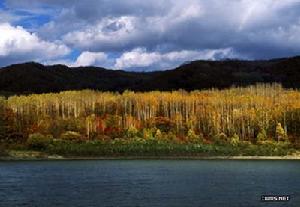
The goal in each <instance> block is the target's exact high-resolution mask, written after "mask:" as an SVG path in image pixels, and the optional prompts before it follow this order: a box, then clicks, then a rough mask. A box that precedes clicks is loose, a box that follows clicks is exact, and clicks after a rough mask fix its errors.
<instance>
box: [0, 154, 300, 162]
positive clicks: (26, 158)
mask: <svg viewBox="0 0 300 207" xmlns="http://www.w3.org/2000/svg"><path fill="white" fill-rule="evenodd" d="M51 160H57V161H59V160H62V161H63V160H70V161H72V160H74V161H76V160H87V161H88V160H300V156H299V155H297V156H293V155H290V156H107V157H106V156H100V157H71V156H70V157H63V156H47V157H12V156H5V157H0V161H51Z"/></svg>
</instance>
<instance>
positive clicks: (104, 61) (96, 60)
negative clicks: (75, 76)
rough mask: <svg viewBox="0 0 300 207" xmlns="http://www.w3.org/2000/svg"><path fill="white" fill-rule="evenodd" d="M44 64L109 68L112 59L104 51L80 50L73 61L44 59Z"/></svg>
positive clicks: (111, 64)
mask: <svg viewBox="0 0 300 207" xmlns="http://www.w3.org/2000/svg"><path fill="white" fill-rule="evenodd" d="M43 63H44V64H46V65H55V64H63V65H67V66H69V67H80V66H83V67H84V66H99V67H107V68H111V67H112V66H113V59H109V58H108V56H107V54H105V53H104V52H89V51H84V52H82V53H81V54H80V55H79V56H78V57H77V59H76V60H75V61H72V60H69V59H56V60H51V61H44V62H43Z"/></svg>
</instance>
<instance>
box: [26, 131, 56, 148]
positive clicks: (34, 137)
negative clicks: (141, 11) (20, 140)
mask: <svg viewBox="0 0 300 207" xmlns="http://www.w3.org/2000/svg"><path fill="white" fill-rule="evenodd" d="M52 140H53V136H52V135H43V134H40V133H34V134H30V135H29V137H28V139H27V145H28V146H29V147H30V148H32V149H40V150H42V149H46V148H47V147H48V146H49V144H50V143H51V141H52Z"/></svg>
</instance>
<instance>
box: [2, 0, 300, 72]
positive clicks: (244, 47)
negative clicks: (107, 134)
mask: <svg viewBox="0 0 300 207" xmlns="http://www.w3.org/2000/svg"><path fill="white" fill-rule="evenodd" d="M5 5H6V8H7V11H26V12H27V13H29V15H30V12H31V13H32V14H33V16H34V17H35V18H37V17H38V16H39V15H44V14H46V15H49V16H50V18H49V21H48V20H47V22H45V23H44V22H43V21H41V22H42V23H40V22H39V23H40V24H38V25H35V28H30V31H34V34H35V35H36V36H37V37H39V39H43V40H44V41H46V42H48V43H51V44H58V45H66V46H67V47H69V48H71V49H72V50H76V51H79V52H80V53H79V54H81V55H83V54H84V52H85V51H89V52H90V53H89V54H90V55H91V60H90V61H91V62H93V61H94V59H95V57H94V56H93V54H98V53H99V54H101V53H105V54H113V55H112V56H110V57H107V60H109V63H107V62H106V61H102V62H104V63H105V64H107V65H111V66H117V67H119V68H124V69H130V70H131V69H133V68H134V67H137V68H138V69H139V70H140V69H141V68H143V67H145V68H144V69H145V70H149V69H150V67H153V68H154V67H155V68H159V69H160V68H168V67H171V66H173V65H176V64H180V63H181V62H182V61H188V60H189V59H188V58H193V59H194V56H192V55H186V56H184V55H185V53H182V51H189V54H194V53H197V54H198V53H203V51H205V52H206V53H209V52H208V51H222V50H224V49H228V48H230V50H231V51H234V56H235V57H239V58H248V59H269V58H277V57H284V56H294V55H299V53H300V44H299V43H300V40H299V39H300V38H299V37H300V29H299V28H300V13H299V10H300V2H299V1H296V0H284V1H282V0H232V1H227V0H210V1H207V0H185V1H182V0H144V1H140V0H122V1H108V0H89V2H88V3H86V2H84V1H77V0H28V1H26V2H25V1H19V0H9V1H5ZM7 11H6V12H7ZM27 13H26V14H27ZM14 15H15V13H14ZM0 16H1V14H0ZM7 18H9V17H7ZM28 21H31V20H30V19H29V20H28ZM18 23H20V24H22V21H18ZM15 27H16V26H15ZM33 27H34V26H33ZM26 29H27V31H28V28H26ZM172 53H174V54H176V53H180V55H182V56H184V57H183V58H180V57H178V58H177V59H168V58H166V56H165V55H166V54H172ZM206 53H205V54H206ZM222 54H223V55H221V57H223V56H226V55H228V57H231V56H230V55H232V53H231V52H228V53H226V52H223V53H222ZM133 55H135V56H137V57H140V58H141V59H142V58H145V60H143V61H140V63H139V62H138V61H132V59H134V58H132V57H131V56H133ZM128 57H130V58H129V60H128V61H129V63H127V62H125V59H126V58H127V59H128ZM163 57H164V58H163ZM76 58H77V57H72V60H74V59H75V60H76ZM78 58H79V57H78ZM195 58H204V59H205V58H206V56H205V55H198V56H197V55H195ZM85 59H86V60H87V57H85ZM178 59H179V60H178ZM215 59H218V56H216V57H215ZM56 60H66V59H65V58H60V57H59V58H57V59H56ZM177 60H178V61H177ZM164 61H165V62H166V63H163V62H164ZM68 62H69V63H72V64H75V61H70V60H68ZM94 64H96V65H98V64H101V61H95V63H94Z"/></svg>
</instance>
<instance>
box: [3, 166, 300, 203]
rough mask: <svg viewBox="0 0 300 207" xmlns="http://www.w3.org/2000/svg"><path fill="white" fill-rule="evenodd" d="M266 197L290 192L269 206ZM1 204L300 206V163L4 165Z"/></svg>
mask: <svg viewBox="0 0 300 207" xmlns="http://www.w3.org/2000/svg"><path fill="white" fill-rule="evenodd" d="M262 194H289V195H290V196H291V200H290V201H288V202H284V203H263V202H261V201H260V196H261V195H262ZM0 206H1V207H2V206H3V207H11V206H12V207H13V206H23V207H26V206H30V207H31V206H33V207H34V206H39V207H48V206H53V207H69V206H70V207H76V206H101V207H102V206H129V207H134V206H151V207H154V206H178V207H188V206H201V207H202V206H207V207H214V206H222V207H226V206H228V207H234V206H258V207H260V206H270V207H273V206H276V207H277V206H294V207H299V206H300V162H299V161H196V160H194V161H184V160H182V161H179V160H136V161H134V160H131V161H129V160H127V161H125V160H124V161H120V160H114V161H27V162H0Z"/></svg>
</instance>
